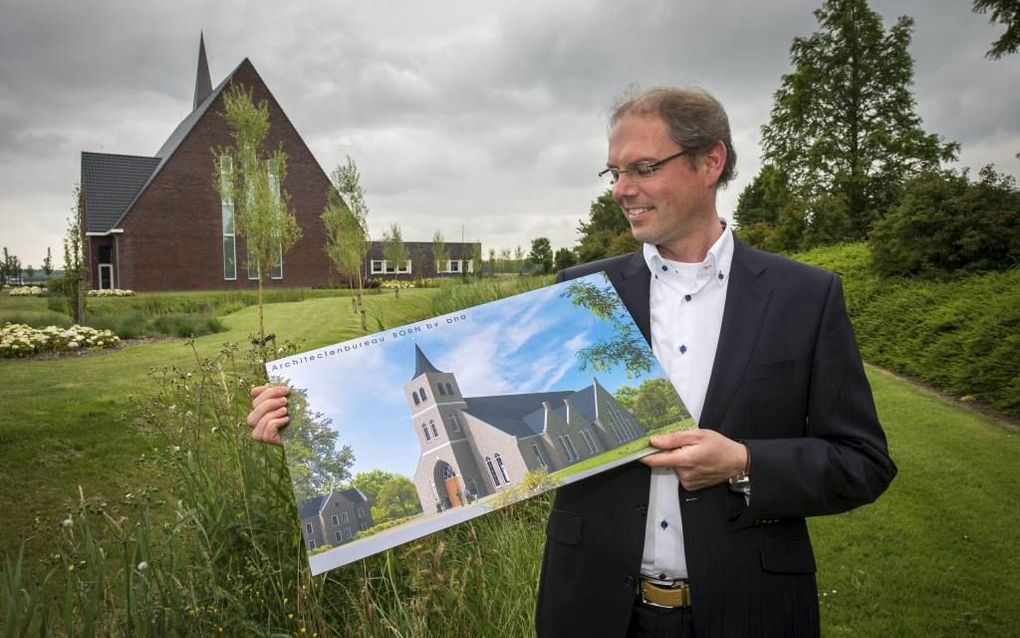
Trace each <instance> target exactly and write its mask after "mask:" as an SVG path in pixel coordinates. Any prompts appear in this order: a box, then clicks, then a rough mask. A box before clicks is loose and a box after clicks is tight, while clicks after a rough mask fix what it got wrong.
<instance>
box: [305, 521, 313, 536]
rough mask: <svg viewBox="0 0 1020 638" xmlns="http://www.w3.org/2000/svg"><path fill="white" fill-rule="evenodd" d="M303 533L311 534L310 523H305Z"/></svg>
mask: <svg viewBox="0 0 1020 638" xmlns="http://www.w3.org/2000/svg"><path fill="white" fill-rule="evenodd" d="M305 531H306V532H308V533H309V534H311V533H312V524H311V523H305Z"/></svg>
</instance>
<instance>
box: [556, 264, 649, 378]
mask: <svg viewBox="0 0 1020 638" xmlns="http://www.w3.org/2000/svg"><path fill="white" fill-rule="evenodd" d="M563 295H564V296H566V297H567V298H568V299H570V301H571V303H573V304H574V305H575V306H581V307H584V308H587V309H588V310H589V311H591V313H592V314H593V315H595V316H596V317H598V318H599V319H604V320H607V321H609V322H610V324H611V325H612V327H613V334H612V337H610V338H608V339H604V340H602V341H600V342H598V343H595V344H592V345H590V346H588V347H586V348H583V349H582V350H581V351H580V352H578V353H577V357H578V360H579V364H580V366H579V367H580V369H581V370H586V369H588V368H591V369H593V370H598V371H601V370H611V369H612V368H614V367H616V366H618V365H622V366H623V367H624V369H625V370H626V373H627V377H628V378H633V377H637V376H640V375H641V374H644V373H646V372H648V371H650V370H651V369H652V362H653V361H654V357H653V355H652V351H651V349H649V348H648V344H646V343H645V339H644V337H642V336H641V333H640V332H639V331H638V329H637V327H636V326H635V325H634V322H633V321H632V320H631V319H630V313H628V312H627V309H626V308H624V307H623V303H622V302H621V301H620V298H619V297H618V296H616V294H615V293H614V292H613V290H612V288H611V287H610V288H605V287H601V286H597V285H595V284H593V283H591V282H589V281H584V280H581V279H577V280H574V281H571V282H570V285H569V286H567V289H566V291H565V292H564V293H563Z"/></svg>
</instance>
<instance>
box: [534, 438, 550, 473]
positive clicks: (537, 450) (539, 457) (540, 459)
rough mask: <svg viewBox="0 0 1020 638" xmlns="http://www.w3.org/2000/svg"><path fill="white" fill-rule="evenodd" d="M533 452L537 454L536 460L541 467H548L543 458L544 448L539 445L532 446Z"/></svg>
mask: <svg viewBox="0 0 1020 638" xmlns="http://www.w3.org/2000/svg"><path fill="white" fill-rule="evenodd" d="M531 451H532V452H534V453H535V459H536V460H537V461H538V465H539V467H548V465H549V464H548V463H546V462H545V457H544V456H542V448H541V447H540V446H539V445H538V443H532V444H531Z"/></svg>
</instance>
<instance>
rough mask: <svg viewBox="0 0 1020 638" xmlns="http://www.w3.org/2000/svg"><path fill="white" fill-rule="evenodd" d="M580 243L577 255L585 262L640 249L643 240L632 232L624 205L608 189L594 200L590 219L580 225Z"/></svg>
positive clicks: (578, 229) (579, 259) (578, 230)
mask: <svg viewBox="0 0 1020 638" xmlns="http://www.w3.org/2000/svg"><path fill="white" fill-rule="evenodd" d="M577 232H578V233H580V234H581V243H580V244H579V245H578V246H577V259H578V261H580V262H581V263H582V264H583V263H587V262H589V261H595V260H596V259H602V258H603V257H610V256H612V255H622V254H624V253H629V252H631V251H634V250H637V249H638V248H639V247H640V245H641V243H640V242H639V241H638V240H636V239H634V237H633V235H631V234H630V223H629V222H627V216H626V215H624V213H623V209H622V208H620V205H619V204H617V203H616V200H615V199H613V192H612V191H611V190H607V191H605V192H604V193H602V194H601V195H599V196H598V197H597V198H596V199H595V201H593V202H592V203H591V209H590V212H589V214H588V221H587V222H583V221H582V222H581V223H580V225H578V227H577Z"/></svg>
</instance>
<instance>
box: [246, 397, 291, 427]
mask: <svg viewBox="0 0 1020 638" xmlns="http://www.w3.org/2000/svg"><path fill="white" fill-rule="evenodd" d="M287 403H288V401H287V397H276V398H271V399H265V400H263V401H260V402H259V404H258V405H256V406H255V407H254V408H252V410H251V412H249V413H248V419H247V420H248V425H249V426H251V427H255V426H256V425H257V424H258V423H259V421H262V419H263V418H265V416H266V415H267V414H269V413H271V412H276V411H277V410H281V409H282V410H283V414H286V413H287Z"/></svg>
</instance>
